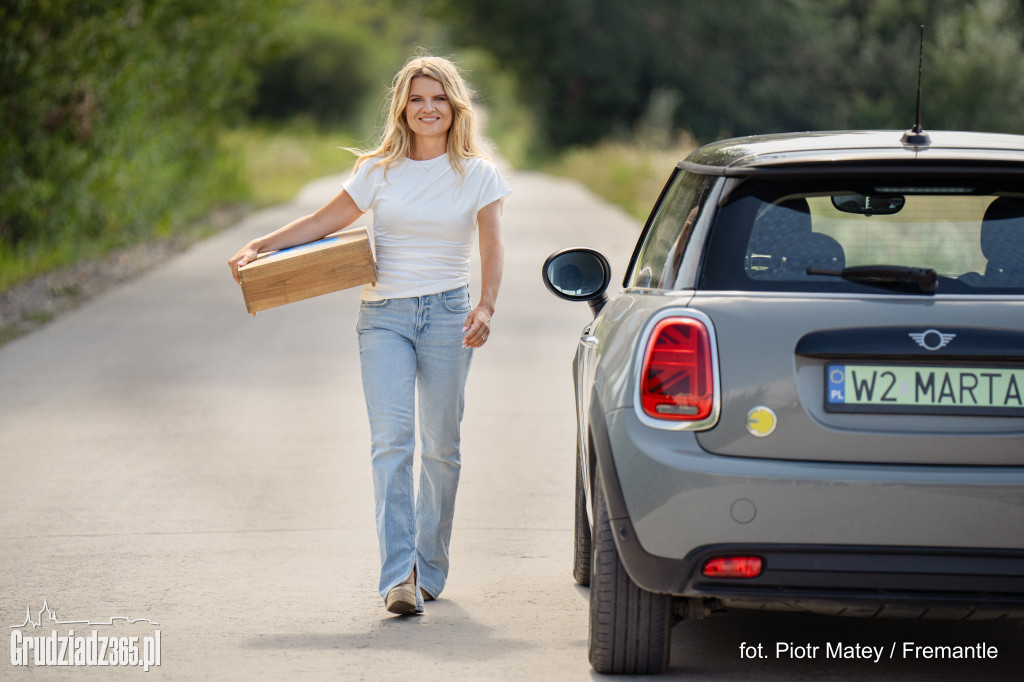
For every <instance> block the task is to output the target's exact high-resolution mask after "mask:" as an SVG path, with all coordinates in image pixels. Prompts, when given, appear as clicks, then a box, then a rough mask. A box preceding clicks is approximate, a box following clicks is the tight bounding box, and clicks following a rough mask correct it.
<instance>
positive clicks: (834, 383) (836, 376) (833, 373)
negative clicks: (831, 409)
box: [825, 365, 846, 403]
mask: <svg viewBox="0 0 1024 682" xmlns="http://www.w3.org/2000/svg"><path fill="white" fill-rule="evenodd" d="M825 371H827V372H828V402H830V403H845V402H846V366H845V365H830V366H828V367H827V368H826V370H825Z"/></svg>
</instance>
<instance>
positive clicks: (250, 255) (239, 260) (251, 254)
mask: <svg viewBox="0 0 1024 682" xmlns="http://www.w3.org/2000/svg"><path fill="white" fill-rule="evenodd" d="M257 254H259V249H258V248H257V247H256V246H255V245H254V244H253V242H249V243H248V244H246V245H245V246H243V247H242V248H241V249H240V250H239V252H238V253H236V254H235V255H234V256H232V257H231V258H230V259H229V260H228V267H229V268H231V276H232V277H234V278H235V281H236V282H238V283H239V284H241V283H242V280H241V279H239V277H238V268H240V267H242V266H243V265H245V264H246V263H251V262H253V261H254V260H256V255H257Z"/></svg>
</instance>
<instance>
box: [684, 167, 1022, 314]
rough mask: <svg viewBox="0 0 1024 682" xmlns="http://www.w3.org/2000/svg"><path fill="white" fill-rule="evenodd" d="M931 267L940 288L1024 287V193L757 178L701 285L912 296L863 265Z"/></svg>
mask: <svg viewBox="0 0 1024 682" xmlns="http://www.w3.org/2000/svg"><path fill="white" fill-rule="evenodd" d="M882 267H885V268H888V269H889V270H890V271H892V270H895V269H896V268H915V269H922V270H933V271H934V272H935V274H936V275H937V278H938V288H937V290H936V293H940V294H941V293H955V294H967V295H971V294H975V295H991V294H1021V293H1024V195H1022V194H1021V193H1020V192H1019V191H1017V192H1014V191H1012V189H1011V188H1002V187H998V186H994V185H992V184H991V183H975V182H970V180H969V179H959V180H958V181H956V182H949V181H942V182H931V183H927V184H923V183H908V182H907V181H906V180H905V179H904V180H900V179H899V178H890V179H884V178H878V179H876V180H875V181H873V182H871V183H870V184H865V183H864V182H863V181H861V182H856V181H850V180H846V181H832V182H816V183H814V184H808V183H794V182H788V183H764V182H761V183H750V186H748V187H743V188H742V193H737V194H736V195H735V196H734V197H732V198H731V199H730V200H729V201H728V202H727V203H726V204H725V205H724V206H723V207H722V208H721V209H720V211H719V212H718V215H717V217H716V220H715V223H714V226H713V228H712V232H711V236H710V241H709V243H708V251H707V255H706V258H705V260H704V266H703V268H702V271H701V273H702V274H701V280H700V288H703V289H716V290H719V289H721V290H741V291H824V292H831V291H840V292H854V293H864V292H866V291H870V292H872V293H886V292H889V293H907V290H908V287H906V286H902V284H901V285H899V286H897V285H895V283H894V282H885V281H882V282H872V283H865V282H864V281H863V278H862V281H854V280H853V279H851V274H852V273H854V269H857V268H860V269H861V270H862V271H863V270H864V269H865V268H873V269H879V268H882Z"/></svg>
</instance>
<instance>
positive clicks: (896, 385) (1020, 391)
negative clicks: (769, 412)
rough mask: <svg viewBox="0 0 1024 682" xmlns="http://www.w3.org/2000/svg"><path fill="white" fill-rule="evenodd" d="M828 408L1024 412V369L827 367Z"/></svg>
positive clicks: (994, 413) (995, 413) (1013, 414)
mask: <svg viewBox="0 0 1024 682" xmlns="http://www.w3.org/2000/svg"><path fill="white" fill-rule="evenodd" d="M825 409H826V410H827V411H829V412H874V413H892V414H946V415H975V416H1002V417H1022V416H1024V368H1010V367H966V366H959V367H954V366H936V365H869V364H849V363H829V364H827V365H826V366H825Z"/></svg>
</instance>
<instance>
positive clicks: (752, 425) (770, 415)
mask: <svg viewBox="0 0 1024 682" xmlns="http://www.w3.org/2000/svg"><path fill="white" fill-rule="evenodd" d="M777 423H778V418H777V417H776V416H775V413H774V412H772V410H771V408H769V407H765V406H764V405H761V406H760V407H755V408H754V409H752V410H751V411H750V412H747V431H750V435H752V436H757V437H758V438H764V437H765V436H770V435H772V432H773V431H775V425H776V424H777Z"/></svg>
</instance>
